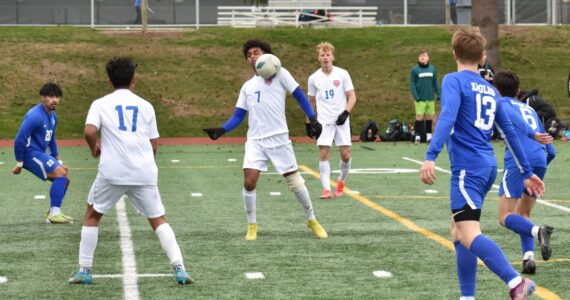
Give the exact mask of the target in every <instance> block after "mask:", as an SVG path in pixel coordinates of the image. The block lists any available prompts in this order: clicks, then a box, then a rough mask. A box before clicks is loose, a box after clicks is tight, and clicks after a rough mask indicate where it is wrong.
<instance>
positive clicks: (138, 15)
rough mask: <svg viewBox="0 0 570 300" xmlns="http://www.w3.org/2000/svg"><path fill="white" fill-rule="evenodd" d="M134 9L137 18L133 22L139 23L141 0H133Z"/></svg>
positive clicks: (140, 20)
mask: <svg viewBox="0 0 570 300" xmlns="http://www.w3.org/2000/svg"><path fill="white" fill-rule="evenodd" d="M135 11H136V13H137V18H136V19H135V20H134V21H133V24H141V23H142V17H141V0H135Z"/></svg>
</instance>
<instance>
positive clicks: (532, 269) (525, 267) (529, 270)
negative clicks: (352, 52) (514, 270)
mask: <svg viewBox="0 0 570 300" xmlns="http://www.w3.org/2000/svg"><path fill="white" fill-rule="evenodd" d="M521 273H523V274H534V273H536V262H535V261H534V259H525V260H523V263H522V272H521Z"/></svg>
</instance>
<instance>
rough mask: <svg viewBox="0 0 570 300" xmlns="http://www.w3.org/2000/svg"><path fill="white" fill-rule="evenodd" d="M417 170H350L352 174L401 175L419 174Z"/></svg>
mask: <svg viewBox="0 0 570 300" xmlns="http://www.w3.org/2000/svg"><path fill="white" fill-rule="evenodd" d="M417 172H419V170H417V169H398V168H365V169H350V172H349V173H350V174H400V173H417ZM331 173H340V170H333V171H332V172H331Z"/></svg>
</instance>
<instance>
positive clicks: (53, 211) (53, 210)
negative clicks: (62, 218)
mask: <svg viewBox="0 0 570 300" xmlns="http://www.w3.org/2000/svg"><path fill="white" fill-rule="evenodd" d="M60 211H61V208H59V207H55V206H52V207H51V208H50V209H49V216H50V217H53V216H57V215H58V214H59V212H60Z"/></svg>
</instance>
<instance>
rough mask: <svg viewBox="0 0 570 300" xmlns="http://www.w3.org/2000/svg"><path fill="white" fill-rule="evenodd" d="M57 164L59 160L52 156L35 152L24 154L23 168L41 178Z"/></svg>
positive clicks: (44, 177)
mask: <svg viewBox="0 0 570 300" xmlns="http://www.w3.org/2000/svg"><path fill="white" fill-rule="evenodd" d="M58 166H59V162H58V161H57V159H55V158H54V157H53V156H51V155H49V154H47V153H42V152H36V153H32V154H29V155H26V158H25V159H24V169H26V170H28V171H30V173H32V174H34V175H36V176H37V177H38V178H39V179H41V180H46V179H47V174H49V173H52V172H53V171H54V170H55V168H57V167H58Z"/></svg>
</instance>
